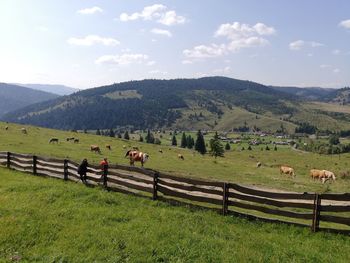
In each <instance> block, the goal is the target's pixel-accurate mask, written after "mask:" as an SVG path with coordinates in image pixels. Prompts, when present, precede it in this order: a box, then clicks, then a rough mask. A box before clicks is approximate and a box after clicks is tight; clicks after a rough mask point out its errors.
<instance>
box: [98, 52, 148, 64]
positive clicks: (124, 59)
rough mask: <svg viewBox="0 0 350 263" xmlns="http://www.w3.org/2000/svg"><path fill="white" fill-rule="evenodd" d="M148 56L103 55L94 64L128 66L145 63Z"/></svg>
mask: <svg viewBox="0 0 350 263" xmlns="http://www.w3.org/2000/svg"><path fill="white" fill-rule="evenodd" d="M147 60H148V56H147V55H144V54H122V55H105V56H101V57H99V58H98V59H96V61H95V63H96V64H98V65H101V64H112V65H113V64H114V65H129V64H142V63H144V62H147Z"/></svg>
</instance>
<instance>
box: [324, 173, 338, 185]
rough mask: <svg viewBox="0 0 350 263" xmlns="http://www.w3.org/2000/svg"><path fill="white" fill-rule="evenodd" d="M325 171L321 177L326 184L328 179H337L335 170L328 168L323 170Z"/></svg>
mask: <svg viewBox="0 0 350 263" xmlns="http://www.w3.org/2000/svg"><path fill="white" fill-rule="evenodd" d="M322 171H323V174H322V176H321V177H320V179H321V181H322V183H323V184H324V183H325V182H326V181H327V180H333V181H335V179H336V178H335V175H334V173H333V172H331V171H327V170H322Z"/></svg>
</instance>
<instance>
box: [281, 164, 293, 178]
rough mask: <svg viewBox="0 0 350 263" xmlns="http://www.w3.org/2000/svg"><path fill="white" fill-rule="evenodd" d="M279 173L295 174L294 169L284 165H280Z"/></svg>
mask: <svg viewBox="0 0 350 263" xmlns="http://www.w3.org/2000/svg"><path fill="white" fill-rule="evenodd" d="M280 174H288V175H291V176H295V173H294V169H293V168H292V167H289V166H286V165H282V166H281V167H280Z"/></svg>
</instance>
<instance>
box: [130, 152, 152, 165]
mask: <svg viewBox="0 0 350 263" xmlns="http://www.w3.org/2000/svg"><path fill="white" fill-rule="evenodd" d="M125 157H129V159H130V165H134V163H135V161H136V162H141V166H142V167H143V164H144V163H145V162H147V160H148V158H149V155H148V154H147V153H143V152H139V151H134V150H129V151H127V152H126V154H125Z"/></svg>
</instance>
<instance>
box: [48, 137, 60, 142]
mask: <svg viewBox="0 0 350 263" xmlns="http://www.w3.org/2000/svg"><path fill="white" fill-rule="evenodd" d="M54 142H55V143H58V138H51V139H50V141H49V143H54Z"/></svg>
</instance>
